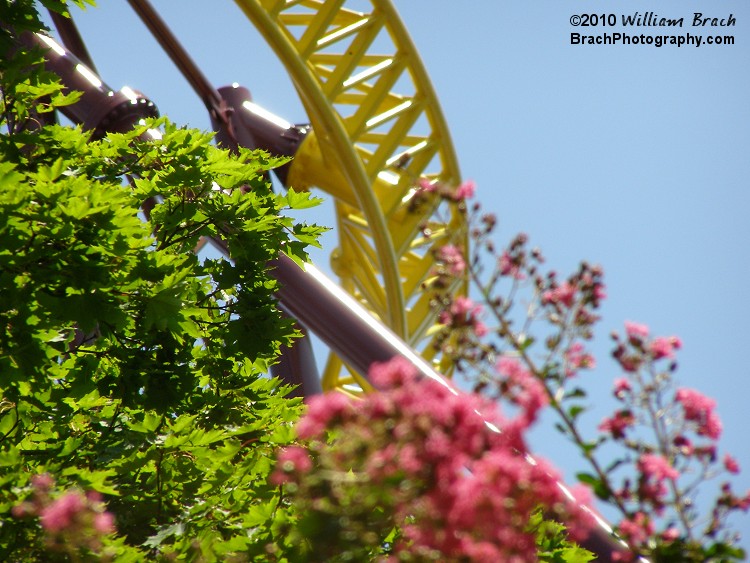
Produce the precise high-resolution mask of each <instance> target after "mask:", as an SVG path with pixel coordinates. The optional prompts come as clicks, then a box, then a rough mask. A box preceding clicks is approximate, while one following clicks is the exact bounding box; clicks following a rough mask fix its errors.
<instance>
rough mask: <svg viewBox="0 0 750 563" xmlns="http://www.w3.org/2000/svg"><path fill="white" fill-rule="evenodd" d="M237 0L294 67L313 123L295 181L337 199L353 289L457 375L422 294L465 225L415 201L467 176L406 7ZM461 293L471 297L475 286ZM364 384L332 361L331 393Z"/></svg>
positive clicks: (341, 267)
mask: <svg viewBox="0 0 750 563" xmlns="http://www.w3.org/2000/svg"><path fill="white" fill-rule="evenodd" d="M236 2H237V4H238V5H239V6H240V7H241V8H242V10H243V12H244V13H245V14H246V15H247V17H248V18H249V19H250V20H251V21H252V22H253V24H254V25H255V26H256V27H257V28H258V29H259V31H260V32H261V33H262V34H263V35H264V37H265V39H266V41H267V42H268V43H269V45H271V47H272V48H273V49H274V50H275V52H276V53H277V55H278V57H279V58H280V60H281V61H282V62H283V63H284V65H285V66H286V68H287V71H288V72H289V75H290V77H291V78H292V81H293V82H294V84H295V86H296V88H297V90H298V93H299V96H300V98H301V100H302V103H303V104H304V106H305V108H306V110H307V113H308V116H309V119H310V121H311V123H312V125H313V133H312V134H311V135H309V136H308V138H307V139H306V140H305V141H304V143H303V145H302V146H301V148H300V150H299V151H298V153H297V155H296V157H295V160H294V162H293V164H292V168H291V170H290V173H289V176H288V184H289V185H290V186H292V187H294V188H296V189H300V188H309V187H311V186H317V187H319V188H320V189H322V190H323V191H324V192H327V193H329V194H330V195H332V196H333V197H334V198H335V205H336V215H337V229H338V236H339V244H340V246H339V248H338V249H336V251H334V253H333V254H332V257H331V262H332V268H333V270H334V272H335V273H336V274H337V275H338V276H339V277H340V279H341V284H342V286H343V288H344V289H345V290H346V291H348V292H349V293H350V294H352V295H353V296H354V297H355V298H357V299H358V300H359V301H360V302H362V303H363V304H364V305H365V306H366V307H367V308H368V309H369V310H370V311H371V312H372V313H373V314H374V315H375V316H376V317H377V318H379V319H380V320H381V321H383V322H384V323H386V324H387V325H388V326H389V327H390V328H391V329H392V330H393V331H394V332H396V334H398V335H399V336H400V337H402V338H403V339H404V340H406V341H407V342H408V343H409V344H411V345H412V346H414V347H415V348H416V349H418V350H420V351H421V352H422V354H423V356H425V358H426V359H429V360H432V361H433V362H434V363H435V365H436V367H437V368H438V369H439V370H441V371H443V372H445V371H449V370H450V366H449V365H448V364H447V362H446V361H445V360H441V359H440V358H439V355H438V354H436V352H435V350H434V349H433V346H432V345H431V341H432V336H433V334H434V331H435V329H436V325H435V314H434V312H433V311H432V310H431V306H430V302H429V301H430V296H429V294H428V293H426V292H424V291H422V287H423V283H424V282H426V281H428V279H429V277H430V275H431V272H432V269H433V266H434V256H433V250H434V249H435V248H437V247H440V246H442V245H445V244H448V243H452V244H456V245H458V246H459V247H461V248H466V244H467V243H466V232H465V228H464V218H463V216H462V214H461V213H460V212H459V211H458V209H457V208H456V206H455V205H452V204H447V203H442V204H441V202H440V200H439V199H438V198H434V199H430V200H429V201H427V202H426V203H424V204H423V205H420V206H415V205H413V202H412V199H413V196H414V194H415V185H416V182H417V180H418V179H419V178H420V177H421V178H427V179H428V180H429V181H432V182H440V183H441V184H443V185H446V186H457V185H458V184H459V181H460V174H459V169H458V164H457V161H456V156H455V153H454V150H453V146H452V142H451V139H450V135H449V133H448V129H447V126H446V123H445V120H444V118H443V115H442V112H441V110H440V108H439V106H438V103H437V99H436V96H435V92H434V90H433V88H432V85H431V83H430V81H429V79H428V77H427V74H426V72H425V70H424V67H423V65H422V62H421V60H420V59H419V56H418V55H417V51H416V48H415V47H414V45H413V43H412V41H411V38H410V37H409V35H408V34H407V32H406V29H405V28H404V26H403V24H402V22H401V20H400V18H399V16H398V14H397V13H396V10H395V9H394V7H393V6H392V4H391V3H390V2H388V1H386V0H370V1H359V2H347V1H346V0H320V1H316V0H303V1H284V0H236ZM355 4H356V6H355ZM355 7H356V8H357V9H354V8H355ZM441 205H442V206H443V207H442V208H440V209H438V207H439V206H441ZM415 209H416V211H415ZM441 218H442V219H441ZM425 232H429V233H430V236H429V237H425V236H424V233H425ZM453 289H454V291H456V292H465V284H464V283H463V282H460V281H458V282H456V284H455V287H454V288H453ZM352 385H354V386H359V387H363V388H366V387H367V384H366V382H364V381H363V380H361V378H359V377H358V376H356V374H353V373H351V372H350V370H348V369H346V366H342V365H341V361H340V360H339V359H338V358H337V357H335V356H333V355H331V357H329V360H328V363H327V365H326V368H325V370H324V374H323V387H324V388H326V389H330V388H334V387H336V388H349V387H350V386H352Z"/></svg>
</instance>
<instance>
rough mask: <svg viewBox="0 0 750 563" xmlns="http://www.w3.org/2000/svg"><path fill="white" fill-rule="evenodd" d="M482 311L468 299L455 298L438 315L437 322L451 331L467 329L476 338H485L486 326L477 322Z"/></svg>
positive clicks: (460, 296)
mask: <svg viewBox="0 0 750 563" xmlns="http://www.w3.org/2000/svg"><path fill="white" fill-rule="evenodd" d="M482 312H483V309H482V306H481V305H477V304H476V303H474V301H472V300H471V299H470V298H468V297H464V296H463V295H459V296H457V297H456V298H455V299H454V300H453V302H452V303H451V304H450V306H449V307H448V308H447V309H446V310H444V311H442V312H441V313H440V316H439V317H438V320H439V321H440V323H441V324H444V325H446V326H448V327H450V328H453V329H468V330H470V331H471V332H473V333H474V334H475V335H476V336H478V337H482V336H485V335H486V334H487V332H488V329H487V326H486V325H485V324H484V323H483V322H482V321H481V320H479V319H480V317H481V315H482Z"/></svg>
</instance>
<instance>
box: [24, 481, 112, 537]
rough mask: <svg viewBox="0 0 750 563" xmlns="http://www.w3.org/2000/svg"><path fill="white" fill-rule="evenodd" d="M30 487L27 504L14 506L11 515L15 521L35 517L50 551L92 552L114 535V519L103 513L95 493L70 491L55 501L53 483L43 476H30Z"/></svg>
mask: <svg viewBox="0 0 750 563" xmlns="http://www.w3.org/2000/svg"><path fill="white" fill-rule="evenodd" d="M31 484H32V488H33V494H32V497H31V500H30V501H25V502H22V503H21V504H18V505H16V506H14V507H13V509H12V511H11V512H12V514H13V516H15V517H16V518H24V517H31V516H38V517H39V522H40V524H41V525H42V528H43V529H44V531H45V532H46V535H47V544H48V545H49V546H50V548H52V549H56V550H61V551H76V550H77V549H78V548H87V549H90V550H96V549H98V548H99V547H101V539H102V538H103V537H104V536H106V535H109V534H112V533H114V532H115V531H116V530H115V521H114V516H113V515H112V514H111V513H110V512H107V511H106V510H105V507H104V503H103V499H102V496H101V495H100V494H99V493H98V492H96V491H87V492H86V493H83V492H81V491H79V490H77V489H70V490H67V491H65V492H63V493H62V494H60V495H59V496H56V497H55V496H54V495H53V494H52V489H53V487H54V485H55V481H54V479H53V478H52V477H51V476H50V475H48V474H46V473H44V474H41V475H35V476H33V477H32V478H31Z"/></svg>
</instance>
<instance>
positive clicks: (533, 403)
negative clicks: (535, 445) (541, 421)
mask: <svg viewBox="0 0 750 563" xmlns="http://www.w3.org/2000/svg"><path fill="white" fill-rule="evenodd" d="M497 373H498V374H500V375H501V376H502V377H504V379H503V380H501V382H500V391H501V393H502V395H503V396H504V397H506V398H508V399H510V401H511V402H513V403H514V404H516V405H518V406H519V407H521V409H522V412H521V417H522V418H523V420H524V422H525V424H526V425H527V426H531V424H532V423H533V422H535V421H536V419H537V413H538V412H539V411H540V410H541V409H542V408H543V407H545V406H547V405H548V404H549V397H548V396H547V392H546V390H545V387H544V385H543V384H542V382H541V381H539V379H537V378H536V377H534V376H533V375H532V374H531V372H530V371H529V370H527V369H526V368H525V367H523V366H522V365H521V362H520V361H518V359H517V358H512V357H508V356H503V357H502V358H500V360H499V361H498V362H497Z"/></svg>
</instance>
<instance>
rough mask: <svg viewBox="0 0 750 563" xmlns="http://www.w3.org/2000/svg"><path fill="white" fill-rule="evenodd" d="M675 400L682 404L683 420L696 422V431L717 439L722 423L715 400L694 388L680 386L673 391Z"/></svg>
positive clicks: (701, 434)
mask: <svg viewBox="0 0 750 563" xmlns="http://www.w3.org/2000/svg"><path fill="white" fill-rule="evenodd" d="M675 401H676V402H678V403H679V404H680V405H682V409H683V412H684V415H685V420H688V421H691V422H694V423H695V424H696V427H697V428H696V432H697V433H698V434H699V435H700V436H707V437H709V438H711V439H714V440H717V439H718V438H719V436H721V431H722V424H721V420H720V419H719V415H718V414H716V412H715V410H714V409H715V408H716V401H714V400H713V399H711V398H709V397H706V396H705V395H703V394H702V393H701V392H699V391H696V390H695V389H689V388H685V387H683V388H680V389H678V390H677V392H676V393H675Z"/></svg>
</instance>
